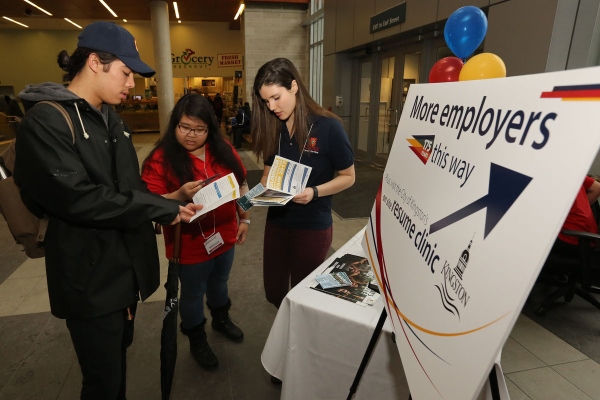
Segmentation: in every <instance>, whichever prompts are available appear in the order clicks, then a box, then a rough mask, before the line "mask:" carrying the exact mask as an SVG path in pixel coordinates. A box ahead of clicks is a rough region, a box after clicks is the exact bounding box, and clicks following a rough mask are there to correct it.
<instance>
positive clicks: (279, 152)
mask: <svg viewBox="0 0 600 400" xmlns="http://www.w3.org/2000/svg"><path fill="white" fill-rule="evenodd" d="M313 125H314V124H310V128H309V129H308V135H307V136H306V140H305V141H304V146H302V151H301V152H300V158H298V163H300V161H301V160H302V156H303V155H304V148H305V147H306V143H308V139H309V138H310V132H311V131H312V127H313ZM277 155H278V156H280V155H281V130H280V131H279V149H278V150H277Z"/></svg>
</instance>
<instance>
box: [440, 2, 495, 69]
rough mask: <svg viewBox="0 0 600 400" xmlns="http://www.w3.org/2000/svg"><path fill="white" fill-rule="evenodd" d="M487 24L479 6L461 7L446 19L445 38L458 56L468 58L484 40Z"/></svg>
mask: <svg viewBox="0 0 600 400" xmlns="http://www.w3.org/2000/svg"><path fill="white" fill-rule="evenodd" d="M487 26H488V23H487V18H486V16H485V14H484V13H483V11H481V10H480V9H479V8H477V7H474V6H465V7H461V8H459V9H458V10H456V11H454V12H453V13H452V14H451V15H450V18H448V21H446V26H445V27H444V39H446V44H447V45H448V47H449V48H450V50H452V52H453V53H454V54H455V55H456V56H457V57H458V58H462V59H463V60H466V58H467V57H469V56H470V55H471V54H473V52H474V51H475V50H476V49H477V47H479V45H480V44H481V42H483V38H484V37H485V34H486V32H487Z"/></svg>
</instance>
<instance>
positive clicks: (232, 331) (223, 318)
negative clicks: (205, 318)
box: [206, 299, 244, 342]
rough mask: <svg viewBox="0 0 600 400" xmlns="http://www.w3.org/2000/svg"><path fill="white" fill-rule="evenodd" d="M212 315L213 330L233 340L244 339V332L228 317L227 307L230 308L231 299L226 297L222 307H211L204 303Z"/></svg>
mask: <svg viewBox="0 0 600 400" xmlns="http://www.w3.org/2000/svg"><path fill="white" fill-rule="evenodd" d="M206 305H207V306H208V308H209V309H210V315H212V318H213V320H212V327H213V329H214V330H216V331H218V332H221V333H222V334H224V335H225V336H227V337H228V338H229V339H231V340H233V341H234V342H241V341H242V340H243V339H244V333H243V332H242V330H241V329H240V328H238V327H237V326H235V324H234V323H233V322H232V321H231V318H229V309H230V308H231V300H230V299H227V303H226V304H225V305H224V306H223V307H219V308H212V307H211V306H210V304H208V303H206Z"/></svg>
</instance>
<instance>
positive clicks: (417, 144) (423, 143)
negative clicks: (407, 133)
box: [406, 135, 435, 164]
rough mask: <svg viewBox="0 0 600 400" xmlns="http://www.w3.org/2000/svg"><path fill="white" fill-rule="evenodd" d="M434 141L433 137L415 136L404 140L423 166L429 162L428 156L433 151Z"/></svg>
mask: <svg viewBox="0 0 600 400" xmlns="http://www.w3.org/2000/svg"><path fill="white" fill-rule="evenodd" d="M434 139H435V136H434V135H417V136H413V137H412V139H411V138H409V139H406V140H407V141H408V143H410V146H408V147H409V148H410V149H411V150H412V151H413V153H415V154H416V155H417V157H419V160H421V161H422V162H423V164H427V160H429V156H430V155H431V151H432V150H433V142H434Z"/></svg>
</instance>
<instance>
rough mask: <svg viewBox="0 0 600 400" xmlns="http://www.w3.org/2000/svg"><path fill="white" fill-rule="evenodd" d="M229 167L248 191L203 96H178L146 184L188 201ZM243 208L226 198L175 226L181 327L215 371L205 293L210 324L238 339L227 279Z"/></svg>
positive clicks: (242, 229) (169, 234) (240, 236)
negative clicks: (178, 240)
mask: <svg viewBox="0 0 600 400" xmlns="http://www.w3.org/2000/svg"><path fill="white" fill-rule="evenodd" d="M232 172H233V173H234V175H235V177H236V179H237V181H238V183H239V185H240V192H241V193H242V194H244V193H245V192H247V190H248V189H247V184H246V170H245V169H244V166H243V164H242V161H241V160H240V158H239V156H238V155H237V152H235V151H234V150H233V147H232V146H231V144H230V143H229V142H227V141H226V140H224V139H223V137H222V136H221V133H220V129H219V122H218V121H217V117H216V116H215V113H214V110H213V108H212V106H211V105H210V103H209V102H208V100H206V99H205V98H204V97H202V96H201V95H199V94H193V93H192V94H187V95H185V96H183V97H182V98H181V99H179V101H178V102H177V104H175V107H174V108H173V112H172V113H171V118H170V120H169V124H168V126H167V130H166V132H165V134H164V136H163V137H162V138H161V139H160V141H159V142H158V143H157V145H156V147H155V148H154V149H153V150H152V152H151V153H150V155H148V157H147V158H146V160H144V163H143V166H142V179H143V180H144V182H146V185H147V187H148V189H149V190H150V191H152V192H154V193H157V194H160V195H162V196H164V197H166V198H169V199H176V200H180V201H182V202H183V201H190V200H191V199H192V197H193V196H194V194H195V193H196V192H198V191H199V190H200V189H201V188H202V187H203V181H204V180H205V179H207V178H210V177H212V176H214V175H216V174H220V175H219V176H220V177H223V176H226V175H227V174H229V173H232ZM249 218H250V217H249V214H248V212H246V211H244V210H243V209H241V208H240V207H238V206H237V203H236V202H235V201H230V202H228V203H226V204H224V205H222V206H220V207H219V208H217V209H215V210H214V211H210V212H208V213H207V214H206V215H205V216H203V218H198V219H197V220H196V221H197V222H193V223H190V224H186V225H182V226H181V255H180V267H179V279H180V282H181V298H180V305H179V307H180V308H179V310H180V315H181V331H182V332H183V333H184V334H185V335H186V336H187V337H188V338H189V341H190V351H191V353H192V355H193V357H194V358H195V359H196V361H197V362H198V364H200V366H202V367H203V368H205V369H208V370H213V369H215V368H216V367H217V366H218V360H217V358H216V356H215V354H214V353H213V352H212V350H211V348H210V347H209V345H208V342H207V340H206V332H205V330H204V325H205V324H206V318H205V317H204V304H203V300H204V295H205V294H206V300H207V305H208V308H209V309H210V312H211V316H212V324H211V325H212V327H213V329H215V330H217V331H218V332H221V333H222V334H224V335H225V336H226V337H227V338H229V339H231V340H233V341H236V342H239V341H241V340H242V339H243V338H244V334H243V333H242V331H241V330H240V329H239V328H238V327H237V326H235V325H234V323H233V322H232V321H231V319H230V317H229V309H230V307H231V301H230V299H229V296H228V290H227V280H228V279H229V272H230V270H231V266H232V264H233V256H234V251H235V250H234V249H235V244H236V243H237V244H242V243H244V241H245V240H246V234H247V232H248V226H249V224H250V219H249ZM164 233H165V247H166V255H167V257H169V258H170V257H171V256H172V254H173V245H174V243H173V241H174V228H173V227H171V226H165V227H164Z"/></svg>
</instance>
